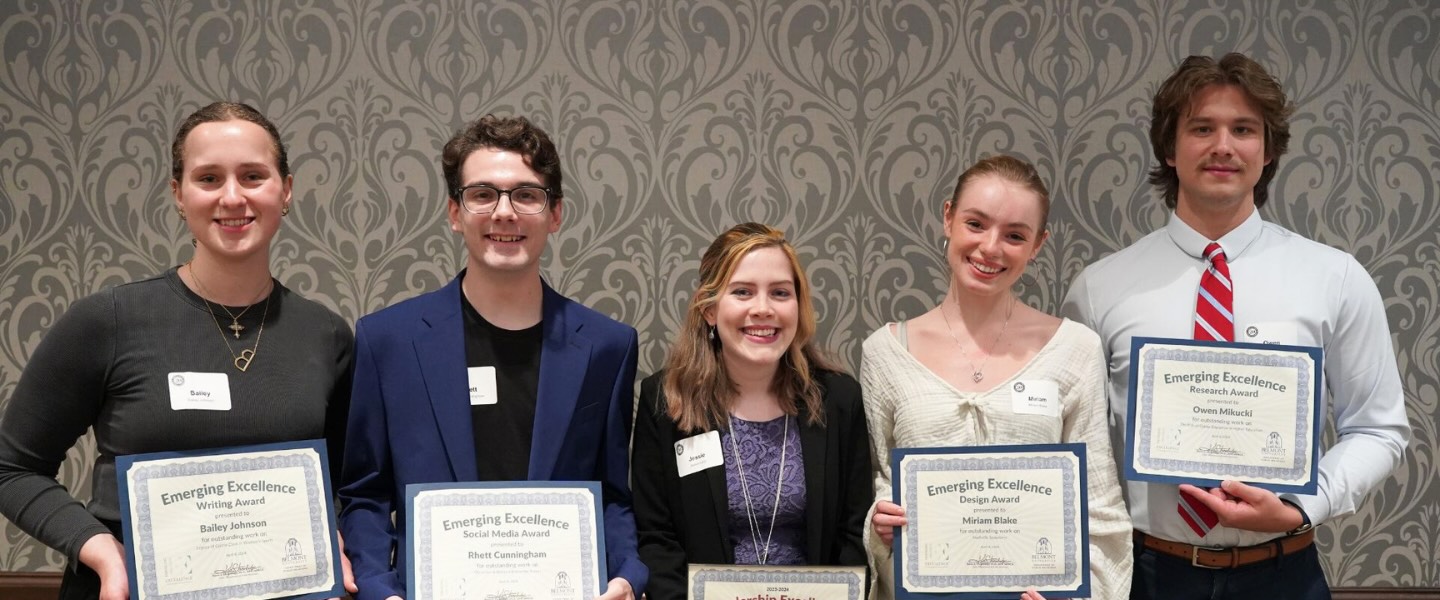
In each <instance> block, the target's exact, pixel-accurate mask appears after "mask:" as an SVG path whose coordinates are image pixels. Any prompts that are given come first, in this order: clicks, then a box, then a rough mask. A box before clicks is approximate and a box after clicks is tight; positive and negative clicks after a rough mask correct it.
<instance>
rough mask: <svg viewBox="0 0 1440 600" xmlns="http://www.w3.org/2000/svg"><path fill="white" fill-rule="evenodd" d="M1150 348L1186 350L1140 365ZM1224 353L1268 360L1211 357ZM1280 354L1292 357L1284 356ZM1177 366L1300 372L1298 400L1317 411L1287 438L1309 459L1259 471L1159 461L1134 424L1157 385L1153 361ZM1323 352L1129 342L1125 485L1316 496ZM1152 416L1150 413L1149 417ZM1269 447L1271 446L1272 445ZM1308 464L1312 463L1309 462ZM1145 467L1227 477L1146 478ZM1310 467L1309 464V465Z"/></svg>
mask: <svg viewBox="0 0 1440 600" xmlns="http://www.w3.org/2000/svg"><path fill="white" fill-rule="evenodd" d="M1151 344H1163V345H1166V346H1183V348H1181V349H1179V350H1167V351H1165V352H1164V354H1161V355H1157V356H1156V357H1154V358H1153V359H1151V360H1148V361H1141V360H1140V358H1141V354H1140V353H1141V351H1142V349H1143V348H1144V347H1145V346H1147V345H1151ZM1217 348H1223V349H1228V350H1260V351H1263V352H1265V353H1267V354H1266V355H1264V356H1256V357H1245V356H1237V355H1226V356H1222V355H1219V354H1216V353H1214V352H1211V350H1213V349H1217ZM1278 353H1284V354H1288V355H1289V356H1288V357H1287V356H1284V355H1281V354H1278ZM1302 355H1303V356H1308V357H1309V359H1310V361H1311V364H1310V365H1306V364H1305V362H1304V360H1303V358H1301V357H1302ZM1160 359H1163V360H1178V361H1188V360H1193V361H1197V362H1202V361H1203V362H1207V363H1208V362H1209V361H1215V362H1216V364H1219V365H1224V364H1237V365H1245V364H1253V365H1257V366H1264V367H1282V368H1285V367H1290V368H1294V369H1296V370H1297V376H1298V377H1297V378H1298V381H1299V388H1298V389H1296V390H1295V394H1296V400H1297V401H1298V400H1300V399H1301V398H1308V399H1310V400H1311V402H1310V404H1309V406H1310V407H1311V408H1312V409H1313V410H1304V408H1305V405H1303V404H1302V405H1301V410H1299V411H1297V413H1296V415H1295V423H1294V426H1293V427H1294V428H1293V430H1290V431H1287V432H1286V433H1287V434H1288V435H1290V436H1292V437H1293V439H1295V440H1296V443H1297V444H1308V445H1309V447H1310V451H1309V453H1308V455H1307V454H1306V453H1303V452H1296V453H1295V455H1294V461H1293V463H1292V464H1289V465H1284V466H1276V467H1260V466H1247V465H1227V464H1225V463H1223V462H1221V461H1219V460H1214V461H1210V460H1204V459H1203V458H1201V457H1200V456H1199V455H1196V457H1195V459H1194V460H1167V459H1161V458H1159V457H1154V458H1152V457H1151V456H1149V448H1150V431H1151V428H1150V427H1149V426H1148V423H1140V422H1139V419H1137V418H1135V417H1136V415H1137V414H1139V413H1138V411H1137V403H1138V402H1139V401H1140V391H1141V390H1142V389H1147V390H1148V389H1150V388H1151V387H1153V385H1154V381H1153V380H1154V373H1153V370H1154V360H1160ZM1141 362H1146V363H1147V364H1148V365H1149V366H1150V368H1149V369H1147V371H1149V372H1141V370H1140V363H1141ZM1324 367H1325V365H1324V351H1323V350H1321V349H1320V348H1315V347H1310V346H1285V345H1278V344H1250V343H1243V342H1211V341H1201V340H1186V339H1171V338H1152V337H1136V338H1133V339H1132V340H1131V341H1130V389H1129V390H1128V391H1127V394H1128V399H1127V403H1126V411H1127V413H1126V414H1127V415H1128V417H1129V418H1127V419H1126V420H1125V466H1124V469H1125V473H1124V474H1125V479H1126V480H1129V481H1153V482H1158V483H1173V484H1181V483H1189V484H1192V485H1197V486H1201V487H1218V486H1219V485H1220V482H1221V481H1222V480H1224V479H1234V480H1238V481H1242V482H1245V483H1248V484H1250V485H1253V486H1255V487H1259V488H1264V489H1267V490H1270V491H1272V492H1276V493H1287V492H1288V493H1295V494H1314V493H1315V492H1316V489H1317V481H1316V472H1317V467H1318V464H1319V461H1320V416H1319V415H1320V413H1321V411H1322V410H1323V405H1322V404H1321V396H1320V390H1321V388H1322V387H1323V383H1322V382H1323V379H1322V377H1321V375H1322V374H1323V373H1324V372H1325V370H1324ZM1146 412H1147V414H1149V411H1146ZM1136 436H1142V437H1141V439H1139V440H1138V442H1139V446H1140V448H1139V449H1138V452H1139V454H1137V440H1136ZM1270 438H1274V439H1276V440H1277V441H1278V440H1279V439H1280V437H1279V435H1278V433H1277V434H1271V436H1270ZM1266 443H1267V444H1268V443H1271V442H1270V440H1269V439H1267V440H1266ZM1307 458H1308V460H1306V459H1307ZM1137 460H1140V461H1143V464H1145V465H1146V466H1147V467H1148V468H1152V469H1163V470H1170V471H1186V472H1197V471H1198V472H1214V473H1225V474H1226V475H1225V476H1224V477H1221V476H1215V477H1204V476H1198V475H1197V476H1190V475H1168V474H1158V473H1147V472H1140V471H1138V470H1137V469H1136V468H1135V466H1136V465H1137V464H1140V463H1137V462H1136V461H1137ZM1306 463H1308V464H1306ZM1252 478H1264V479H1280V478H1283V479H1288V480H1291V481H1301V482H1303V483H1296V484H1284V483H1275V482H1273V481H1254V480H1253V479H1252Z"/></svg>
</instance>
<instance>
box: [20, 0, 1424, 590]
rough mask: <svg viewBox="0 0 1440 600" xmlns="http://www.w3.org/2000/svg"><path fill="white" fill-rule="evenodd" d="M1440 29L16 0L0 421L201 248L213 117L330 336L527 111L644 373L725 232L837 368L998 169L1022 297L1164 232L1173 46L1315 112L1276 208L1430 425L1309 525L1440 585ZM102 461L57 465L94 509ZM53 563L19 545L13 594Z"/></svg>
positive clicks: (599, 293)
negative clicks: (245, 164) (284, 158)
mask: <svg viewBox="0 0 1440 600" xmlns="http://www.w3.org/2000/svg"><path fill="white" fill-rule="evenodd" d="M1436 23H1440V6H1436V5H1434V4H1432V3H1427V2H1423V1H1414V0H1412V1H1376V2H1370V1H1361V0H1352V1H1348V2H1347V1H1340V2H1335V3H1330V2H1292V1H1288V0H1285V1H1281V0H1275V1H1268V0H1258V1H1233V0H1232V1H1227V0H1196V1H1180V2H1159V1H1144V0H1131V1H1114V2H1100V1H1093V0H1090V1H1082V0H1045V1H1043V2H1039V1H1036V2H1023V1H1022V2H1011V1H997V0H990V1H964V2H961V1H958V0H957V1H955V2H952V3H941V2H932V1H930V0H875V1H858V0H850V1H845V0H838V1H837V0H786V1H779V0H724V1H714V2H710V1H700V0H686V1H672V0H633V1H608V0H607V1H596V2H578V1H575V2H572V1H566V0H546V1H535V2H529V1H510V2H505V1H494V2H470V1H468V0H465V1H462V0H448V1H444V2H429V1H419V0H415V1H408V2H401V1H391V0H384V1H382V0H311V1H307V2H292V1H291V0H266V1H259V2H206V1H185V2H171V1H169V0H164V1H160V0H155V1H139V2H102V1H98V0H19V1H18V2H16V3H13V4H9V5H8V6H7V8H6V10H5V14H4V15H3V16H0V44H3V45H0V53H3V57H0V58H3V60H0V329H3V332H0V406H3V404H4V403H5V402H6V401H7V400H8V398H9V395H10V393H11V392H12V391H13V390H14V387H15V384H16V381H17V380H18V378H19V376H20V372H21V370H22V369H23V368H24V366H25V364H26V361H27V359H28V356H29V355H30V353H31V352H32V351H33V350H34V348H35V346H36V344H37V343H38V342H39V340H40V339H41V338H42V337H43V336H44V335H45V332H46V330H47V328H48V326H49V325H50V324H51V323H53V322H54V320H55V319H56V318H57V317H58V316H59V315H61V314H62V313H63V312H64V311H65V310H66V308H67V307H68V306H70V304H71V303H72V302H74V301H75V300H76V299H78V298H80V297H83V296H85V295H87V294H91V293H94V292H96V291H98V290H100V289H102V288H105V287H107V286H112V285H115V284H118V283H121V282H124V281H127V280H131V279H135V278H139V277H143V276H146V275H149V274H152V273H156V272H159V271H161V270H163V269H166V268H168V267H170V266H172V265H175V264H178V263H181V262H183V261H184V260H185V259H186V258H187V257H188V255H189V250H190V245H189V240H188V235H187V233H186V232H185V230H184V228H183V225H182V224H181V223H179V222H178V221H177V220H176V219H175V218H174V214H173V212H172V209H171V208H170V203H169V201H168V199H169V194H168V187H167V184H168V181H167V179H168V173H169V157H168V144H169V140H170V138H171V135H172V134H173V131H174V129H175V127H176V125H177V124H178V122H179V120H180V119H181V118H183V117H184V115H186V114H188V113H189V112H191V111H192V110H194V109H195V108H197V107H199V106H201V105H203V104H206V103H208V102H210V101H212V100H216V99H234V100H240V101H244V102H249V103H252V104H254V105H255V106H257V107H258V108H260V109H261V111H263V112H264V113H266V114H267V115H269V116H271V117H272V118H274V119H275V120H276V121H277V123H278V124H279V126H280V129H281V131H282V132H283V134H284V137H285V141H286V143H287V144H288V145H289V148H290V152H291V157H292V163H293V168H294V170H295V173H296V175H295V190H296V191H295V202H294V211H293V212H292V214H291V215H290V217H289V218H288V219H287V220H286V221H285V224H284V227H283V229H282V231H281V234H280V236H279V239H278V241H277V243H276V247H275V253H274V262H275V264H274V267H275V269H276V272H277V273H278V277H279V278H280V279H281V280H282V281H284V282H285V283H286V284H287V285H288V286H290V287H291V288H293V289H296V290H297V291H299V292H301V293H303V294H305V295H307V296H309V297H311V298H315V299H318V300H320V301H321V302H323V303H325V304H327V305H329V306H331V307H333V308H334V309H336V310H337V311H339V312H340V314H342V315H344V316H345V317H347V318H350V319H354V318H357V317H359V316H361V315H363V314H365V313H368V312H370V311H374V310H376V309H378V308H381V307H383V306H386V305H388V304H391V303H393V302H396V301H398V300H401V299H404V298H408V297H410V296H413V295H415V294H417V293H419V292H421V291H426V290H431V289H434V288H436V287H438V286H440V285H442V284H443V283H444V282H446V281H447V280H449V279H450V278H451V277H453V275H454V274H455V272H456V270H457V269H458V266H459V265H460V263H461V261H462V256H463V254H462V252H463V250H462V246H461V244H460V243H459V241H458V240H457V239H456V238H455V237H454V236H453V235H452V234H451V232H450V231H449V230H448V228H447V227H446V226H445V224H444V216H443V215H444V208H445V204H444V202H445V199H444V196H445V194H444V190H443V180H442V177H441V175H440V169H439V166H438V162H439V161H438V157H439V150H440V146H441V145H442V144H443V143H444V141H445V140H446V139H447V138H448V137H449V135H450V134H451V132H453V131H454V130H455V129H456V128H457V127H459V126H460V125H461V124H462V123H464V122H465V121H467V120H469V119H473V118H475V117H477V116H479V115H481V114H484V113H487V112H495V113H521V114H525V115H528V116H530V117H531V118H533V119H535V120H537V121H538V122H540V123H541V124H543V126H545V127H546V128H547V129H549V130H550V131H551V132H552V133H553V134H554V135H555V138H556V141H557V143H558V145H559V147H560V150H561V153H562V160H563V164H564V168H565V169H566V171H567V178H566V189H565V195H566V197H567V199H568V204H567V210H566V212H565V215H564V217H565V223H564V225H563V227H562V229H561V231H560V233H559V235H558V236H557V237H555V238H553V244H552V248H551V251H550V256H549V257H548V259H547V267H546V273H547V276H548V278H549V280H550V282H551V283H552V284H553V285H554V286H555V287H557V288H558V289H560V290H562V291H563V292H565V293H567V294H569V295H572V296H575V297H577V298H579V299H581V300H582V301H584V302H585V303H587V304H590V305H592V306H595V307H597V308H598V309H600V310H602V311H604V312H606V313H609V314H611V315H614V316H615V317H617V318H619V319H621V320H623V321H626V322H628V323H631V324H633V325H634V326H635V327H636V328H637V329H638V330H639V331H640V336H641V342H642V352H641V365H640V370H641V371H642V373H648V372H649V371H651V370H653V369H654V368H656V366H657V365H659V364H661V362H662V360H663V357H664V355H665V352H666V348H667V345H668V342H669V332H670V331H672V330H674V329H676V328H677V324H678V323H679V322H680V319H681V311H682V310H683V307H684V305H685V299H686V297H687V295H688V294H689V292H690V291H691V290H693V289H694V283H695V279H696V267H697V263H698V258H699V255H700V252H701V251H702V250H703V248H704V246H705V245H706V244H707V243H708V242H709V240H710V239H712V238H713V236H714V235H716V234H717V233H718V232H720V231H721V230H723V229H724V228H726V227H728V226H729V225H731V224H733V223H735V222H737V221H741V220H758V221H764V222H767V223H771V224H774V225H777V226H779V227H781V228H783V229H785V230H786V231H787V232H788V234H789V236H790V237H791V238H792V240H794V241H795V242H796V244H797V245H798V247H799V248H800V250H801V252H802V254H803V256H804V258H805V260H806V262H807V265H808V269H809V271H810V274H811V277H812V278H813V280H814V283H815V287H816V301H817V306H818V308H819V310H820V312H821V319H820V321H821V329H822V335H823V336H824V340H825V341H826V342H827V343H828V345H829V346H830V348H832V349H833V350H834V351H835V352H836V353H837V354H838V355H840V356H841V357H842V358H844V359H845V360H846V361H848V362H849V363H850V364H851V365H854V364H855V361H857V360H858V357H859V344H860V341H861V340H862V339H863V338H864V336H865V335H867V334H868V333H869V332H870V331H872V330H874V329H875V328H876V327H878V326H879V325H880V324H881V323H884V322H886V321H891V320H896V319H901V318H905V317H907V316H913V315H917V314H919V313H920V312H922V311H924V310H925V309H926V308H927V307H929V306H931V305H933V303H935V302H936V301H937V300H938V298H939V296H940V295H941V293H942V291H943V289H944V287H945V279H946V276H947V274H946V271H945V266H944V263H943V261H942V260H941V257H940V253H939V241H940V233H941V232H940V220H939V210H940V205H941V203H942V202H943V200H944V199H945V198H946V197H947V196H948V195H949V194H950V193H951V191H952V187H953V185H954V182H955V179H956V177H957V176H958V175H959V173H960V171H961V169H962V168H963V166H965V165H967V164H969V163H971V162H973V161H974V160H976V159H977V158H979V157H982V156H985V155H989V154H994V153H1001V152H1004V153H1012V154H1016V155H1020V156H1023V157H1025V158H1027V159H1029V160H1031V161H1033V162H1034V163H1036V164H1037V165H1038V166H1039V168H1040V171H1041V173H1042V174H1043V175H1044V177H1045V179H1046V180H1047V181H1048V182H1049V184H1050V186H1051V189H1052V191H1053V195H1054V199H1055V210H1054V212H1053V214H1052V227H1053V230H1054V236H1053V237H1052V238H1051V241H1050V242H1049V243H1048V244H1047V247H1046V248H1045V250H1044V251H1043V252H1042V254H1041V256H1040V259H1039V261H1038V262H1037V264H1035V265H1034V266H1033V267H1031V269H1030V271H1029V273H1028V274H1027V275H1026V277H1025V278H1024V280H1023V284H1024V298H1025V299H1026V300H1027V301H1029V302H1030V303H1032V304H1033V305H1035V306H1037V307H1041V308H1043V309H1046V310H1052V311H1053V310H1054V309H1055V308H1056V306H1057V305H1058V304H1059V301H1060V298H1061V297H1062V296H1063V294H1064V292H1065V289H1066V287H1067V285H1068V284H1069V282H1070V280H1071V279H1072V278H1073V277H1074V276H1075V275H1076V274H1077V273H1079V271H1080V269H1081V268H1082V267H1083V266H1084V265H1086V264H1088V263H1090V262H1091V261H1094V260H1096V259H1098V258H1100V257H1101V256H1104V255H1106V254H1108V253H1110V252H1113V251H1115V250H1117V249H1119V248H1121V247H1124V246H1125V245H1126V244H1128V243H1130V242H1131V241H1133V240H1135V239H1137V238H1139V237H1140V236H1141V235H1143V234H1145V233H1147V232H1149V231H1151V230H1153V229H1155V228H1157V227H1159V226H1160V225H1161V224H1162V223H1163V222H1164V220H1165V218H1166V211H1165V209H1164V208H1163V204H1162V202H1161V201H1160V200H1159V199H1158V198H1157V197H1156V196H1155V195H1154V194H1153V193H1152V190H1151V189H1150V187H1149V185H1148V184H1146V183H1145V176H1144V173H1145V172H1146V170H1147V168H1148V167H1149V166H1150V165H1151V164H1152V161H1153V160H1154V159H1153V158H1152V157H1151V155H1150V150H1149V144H1148V141H1147V137H1146V129H1147V125H1148V124H1147V120H1148V118H1149V116H1148V115H1149V98H1150V96H1151V94H1153V92H1154V89H1155V87H1156V85H1157V84H1158V82H1159V81H1160V80H1161V79H1163V78H1164V76H1165V75H1166V74H1168V73H1169V72H1170V70H1171V69H1173V68H1174V66H1175V65H1176V64H1178V62H1179V61H1180V60H1181V59H1182V58H1184V57H1185V56H1187V55H1190V54H1209V55H1218V54H1221V53H1223V52H1226V51H1230V50H1239V51H1243V52H1246V53H1249V54H1251V55H1252V56H1254V57H1256V58H1257V59H1258V60H1260V61H1261V62H1262V63H1263V64H1265V65H1267V66H1268V67H1269V68H1270V69H1271V70H1272V72H1274V73H1276V74H1277V75H1278V77H1279V78H1280V79H1281V81H1282V83H1283V85H1284V87H1285V89H1286V90H1287V91H1288V92H1289V93H1290V94H1291V97H1292V99H1293V100H1294V101H1295V102H1296V103H1297V105H1298V107H1299V111H1298V113H1297V115H1296V117H1295V120H1294V126H1293V128H1292V131H1293V132H1294V134H1295V136H1294V139H1293V140H1292V144H1291V152H1290V155H1289V156H1287V157H1285V158H1284V159H1282V161H1281V166H1280V170H1279V174H1278V176H1277V178H1276V180H1275V183H1274V188H1273V192H1272V194H1273V197H1274V198H1275V199H1274V200H1273V201H1272V202H1271V203H1270V204H1269V205H1267V206H1266V208H1265V210H1264V216H1265V217H1266V218H1267V219H1270V220H1273V221H1275V222H1278V223H1280V224H1282V225H1284V226H1286V227H1288V228H1290V229H1293V230H1295V231H1298V232H1300V233H1302V234H1304V235H1306V236H1308V237H1311V238H1314V239H1317V240H1320V241H1322V242H1324V243H1327V244H1330V245H1333V246H1336V247H1339V248H1343V249H1345V250H1347V251H1349V252H1351V253H1353V254H1355V255H1356V257H1358V258H1359V260H1360V262H1361V263H1363V264H1364V265H1365V266H1366V268H1367V269H1368V270H1369V271H1370V272H1371V273H1372V274H1373V276H1374V278H1375V281H1376V282H1377V283H1378V284H1379V287H1380V291H1381V293H1382V294H1383V295H1384V296H1385V299H1386V306H1387V310H1388V313H1389V317H1390V325H1391V327H1392V329H1393V338H1394V344H1395V348H1396V351H1397V353H1398V357H1399V361H1400V367H1401V370H1402V372H1403V378H1404V382H1405V393H1406V400H1407V403H1408V407H1409V411H1410V417H1411V420H1412V422H1413V424H1414V426H1415V434H1414V441H1413V442H1412V443H1411V445H1410V448H1409V450H1408V451H1407V455H1406V457H1405V463H1404V464H1403V466H1401V467H1400V468H1399V469H1398V470H1397V471H1396V472H1395V473H1394V474H1393V476H1392V477H1391V478H1390V479H1389V480H1387V481H1386V482H1385V483H1384V485H1382V486H1381V487H1380V488H1379V489H1378V490H1377V491H1376V492H1375V493H1374V494H1372V495H1371V497H1370V498H1369V501H1368V502H1367V503H1366V504H1365V505H1364V506H1363V507H1362V508H1361V509H1360V511H1359V513H1358V514H1356V515H1353V516H1350V517H1347V518H1344V519H1341V520H1338V521H1336V522H1332V523H1329V524H1327V525H1326V526H1325V527H1324V528H1322V529H1321V531H1320V539H1321V544H1322V547H1323V548H1324V549H1325V553H1324V557H1325V558H1324V560H1325V566H1326V568H1327V570H1328V572H1329V574H1330V578H1331V581H1332V582H1333V583H1334V584H1336V585H1344V586H1357V585H1366V586H1368V585H1392V586H1402V587H1411V586H1415V587H1420V586H1440V560H1437V559H1436V558H1435V557H1436V556H1440V482H1437V479H1440V477H1437V474H1440V473H1437V467H1436V460H1437V458H1440V451H1437V446H1436V438H1437V431H1436V430H1437V416H1440V341H1437V340H1440V283H1437V282H1440V189H1437V183H1436V176H1435V174H1436V173H1437V172H1440V83H1437V82H1440V43H1437V38H1440V29H1437V28H1436V27H1435V24H1436ZM93 453H94V444H93V442H92V441H89V440H88V439H85V440H82V441H81V442H80V443H79V444H78V445H77V446H76V448H75V449H74V450H73V451H72V457H71V460H69V461H68V462H66V463H65V465H64V467H63V468H62V469H61V471H60V473H59V478H60V480H61V481H62V482H64V483H65V484H66V485H67V486H69V487H70V488H71V489H72V490H74V491H75V493H76V494H78V495H80V496H82V497H84V496H88V494H89V490H88V486H89V478H88V465H89V463H90V462H91V461H92V457H93ZM63 560H64V559H63V557H61V556H59V555H58V554H56V553H55V552H53V551H49V550H47V549H45V548H43V547H41V546H40V545H38V544H37V543H35V542H34V541H33V540H31V539H29V538H28V537H27V536H25V535H24V534H23V533H21V532H19V531H18V530H16V529H15V528H14V527H13V526H11V525H9V524H8V523H6V524H5V526H4V528H3V539H0V570H21V571H29V570H55V569H58V568H59V567H60V566H61V565H62V564H63Z"/></svg>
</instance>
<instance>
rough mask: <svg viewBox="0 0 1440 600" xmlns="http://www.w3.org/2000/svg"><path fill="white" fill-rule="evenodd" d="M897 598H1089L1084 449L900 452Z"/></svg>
mask: <svg viewBox="0 0 1440 600" xmlns="http://www.w3.org/2000/svg"><path fill="white" fill-rule="evenodd" d="M890 465H891V473H894V474H895V477H894V481H895V486H894V490H895V496H894V502H895V503H896V504H899V505H901V506H903V507H905V516H906V518H907V519H908V521H909V524H908V525H907V526H906V527H903V528H901V527H897V528H896V529H895V544H894V548H895V553H894V555H895V596H896V598H900V599H907V598H974V599H980V598H986V599H988V598H1015V597H1018V596H1019V594H1020V593H1021V592H1023V591H1024V590H1025V589H1026V588H1028V587H1031V586H1034V587H1035V588H1036V589H1038V590H1039V591H1040V592H1042V593H1044V594H1045V595H1047V596H1050V597H1067V598H1068V597H1083V596H1089V595H1090V554H1089V519H1088V518H1087V517H1086V515H1087V511H1088V507H1089V505H1088V500H1087V498H1086V489H1087V488H1086V472H1085V445H1084V444H1051V445H1034V446H976V447H966V448H897V449H895V450H892V451H891V454H890Z"/></svg>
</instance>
